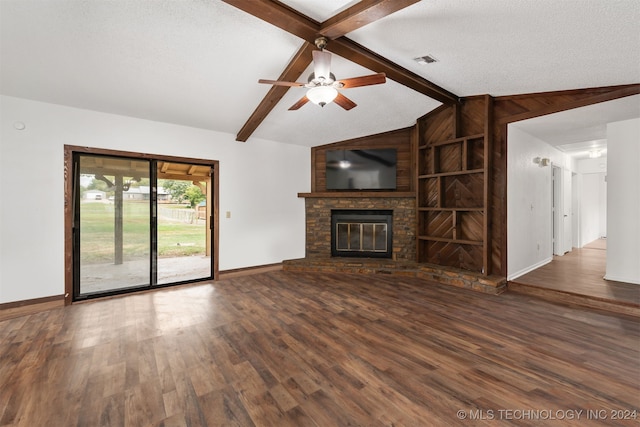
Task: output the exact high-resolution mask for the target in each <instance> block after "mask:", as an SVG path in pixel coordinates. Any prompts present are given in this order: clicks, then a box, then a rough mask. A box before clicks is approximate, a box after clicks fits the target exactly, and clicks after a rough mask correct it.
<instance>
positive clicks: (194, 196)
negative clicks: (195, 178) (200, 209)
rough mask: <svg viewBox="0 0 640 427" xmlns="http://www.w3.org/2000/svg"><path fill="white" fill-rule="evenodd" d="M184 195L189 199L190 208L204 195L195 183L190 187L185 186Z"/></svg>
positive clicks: (203, 197) (202, 198)
mask: <svg viewBox="0 0 640 427" xmlns="http://www.w3.org/2000/svg"><path fill="white" fill-rule="evenodd" d="M184 195H185V198H186V199H187V200H188V201H189V204H190V205H191V208H195V207H196V205H197V204H198V203H200V202H201V201H203V200H204V199H205V195H204V194H202V191H201V190H200V188H198V187H197V186H195V185H192V186H191V187H189V188H187V190H186V191H185V193H184Z"/></svg>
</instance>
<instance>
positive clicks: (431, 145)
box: [418, 133, 484, 150]
mask: <svg viewBox="0 0 640 427" xmlns="http://www.w3.org/2000/svg"><path fill="white" fill-rule="evenodd" d="M483 138H484V134H483V133H480V134H477V135H471V136H463V137H460V138H454V139H448V140H446V141H438V142H434V143H432V144H429V145H421V146H419V147H418V148H419V149H420V150H424V149H427V148H431V147H440V146H442V145H449V144H458V143H460V142H464V141H468V140H470V139H483Z"/></svg>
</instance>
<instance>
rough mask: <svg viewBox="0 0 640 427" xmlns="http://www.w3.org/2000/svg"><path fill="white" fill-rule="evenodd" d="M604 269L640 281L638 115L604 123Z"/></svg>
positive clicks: (622, 278)
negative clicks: (606, 211)
mask: <svg viewBox="0 0 640 427" xmlns="http://www.w3.org/2000/svg"><path fill="white" fill-rule="evenodd" d="M607 205H608V213H607V272H606V274H605V279H607V280H616V281H620V282H628V283H636V284H640V119H632V120H625V121H622V122H615V123H609V124H608V125H607Z"/></svg>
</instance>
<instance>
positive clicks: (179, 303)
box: [0, 271, 640, 427]
mask: <svg viewBox="0 0 640 427" xmlns="http://www.w3.org/2000/svg"><path fill="white" fill-rule="evenodd" d="M0 340H1V341H0V342H1V347H0V350H1V351H0V425H2V426H28V427H34V426H75V425H77V426H278V427H280V426H321V427H325V426H440V425H442V426H451V425H462V426H470V425H474V426H475V425H491V426H496V425H513V424H517V425H524V426H540V425H581V426H582V425H623V426H626V425H638V420H637V418H638V416H640V414H639V413H638V412H640V398H639V396H640V385H639V384H640V325H639V322H638V319H637V318H633V317H628V316H624V315H615V314H603V313H601V312H597V311H591V310H587V309H581V308H576V307H566V306H561V305H555V304H552V303H549V302H546V301H542V300H537V299H534V298H529V297H527V296H525V295H519V294H515V293H506V294H502V295H499V296H495V295H487V294H481V293H477V292H473V291H468V290H466V289H460V288H453V287H446V286H442V285H437V284H429V283H425V282H424V281H423V280H417V279H414V278H403V277H398V276H393V277H390V276H384V275H373V276H372V275H348V274H346V275H345V274H329V273H298V272H286V271H271V272H264V273H260V274H255V275H252V276H245V277H232V278H228V279H225V280H221V281H218V282H214V283H206V284H202V285H197V286H193V285H192V286H186V287H176V288H168V289H163V290H158V291H156V292H150V293H144V294H134V295H128V296H123V297H120V298H112V299H108V300H101V301H93V302H89V303H83V304H75V305H72V306H69V307H61V308H56V309H52V310H48V311H43V312H40V313H35V314H32V315H26V316H21V317H16V318H13V319H8V320H5V321H2V322H0ZM579 411H582V412H579ZM616 416H623V417H627V418H635V419H631V420H622V421H621V420H616V419H614V418H615V417H616ZM463 418H464V419H463ZM559 418H565V419H564V420H559Z"/></svg>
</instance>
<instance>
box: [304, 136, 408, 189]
mask: <svg viewBox="0 0 640 427" xmlns="http://www.w3.org/2000/svg"><path fill="white" fill-rule="evenodd" d="M413 141H414V128H413V127H410V128H405V129H399V130H395V131H391V132H384V133H379V134H376V135H370V136H365V137H362V138H356V139H350V140H346V141H340V142H336V143H333V144H328V145H322V146H319V147H313V148H312V149H311V191H312V192H324V191H326V190H327V186H326V172H325V170H326V151H327V150H336V149H342V148H348V149H371V148H396V149H397V150H398V165H397V177H396V178H397V180H396V186H397V187H396V191H403V192H406V191H413V183H414V175H415V172H414V169H415V167H414V163H415V162H414V151H415V150H414V142H413Z"/></svg>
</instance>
